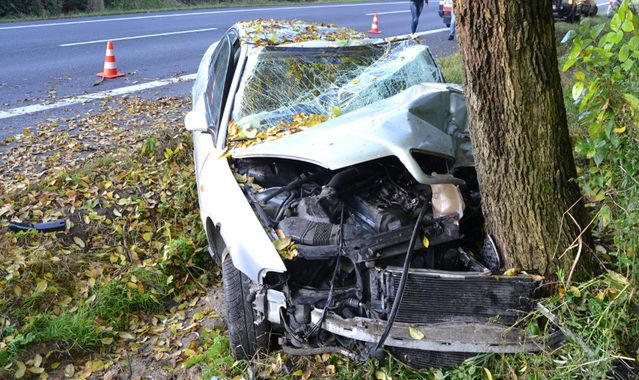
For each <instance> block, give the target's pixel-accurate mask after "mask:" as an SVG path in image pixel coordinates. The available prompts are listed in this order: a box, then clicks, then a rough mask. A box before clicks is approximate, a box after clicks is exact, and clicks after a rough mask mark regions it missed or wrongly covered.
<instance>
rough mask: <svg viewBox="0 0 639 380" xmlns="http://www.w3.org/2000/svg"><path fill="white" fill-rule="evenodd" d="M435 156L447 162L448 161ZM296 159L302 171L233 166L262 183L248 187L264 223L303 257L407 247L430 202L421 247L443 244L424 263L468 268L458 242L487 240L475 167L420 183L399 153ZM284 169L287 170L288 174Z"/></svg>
mask: <svg viewBox="0 0 639 380" xmlns="http://www.w3.org/2000/svg"><path fill="white" fill-rule="evenodd" d="M433 161H434V162H436V163H437V164H438V165H436V166H438V167H439V169H440V170H441V169H442V168H443V169H444V170H446V166H445V161H443V160H439V159H435V158H434V159H433ZM295 164H297V166H298V169H297V171H298V173H295V172H296V170H294V169H293V168H291V166H292V165H293V164H292V163H291V162H287V161H279V162H278V161H272V162H269V163H261V164H256V163H254V162H250V161H243V162H238V163H237V164H236V166H237V169H238V171H239V172H240V173H242V174H246V175H248V176H250V177H253V178H254V181H255V182H254V183H256V184H258V185H259V186H260V187H261V188H263V190H261V191H259V192H257V193H255V194H251V195H249V199H252V200H253V205H254V207H255V208H256V212H257V214H258V215H261V219H262V221H263V224H265V225H266V226H268V227H272V228H273V229H275V230H279V231H280V233H281V234H283V235H284V236H287V237H290V238H292V240H293V241H294V242H295V243H296V244H297V251H298V252H299V257H300V258H302V259H306V260H326V259H328V258H331V257H335V256H337V255H344V256H347V257H349V258H350V259H351V260H352V261H353V262H355V263H364V262H370V261H379V260H382V259H392V258H393V257H394V256H397V255H401V254H404V253H406V248H407V246H408V240H409V238H410V234H411V231H412V230H413V228H414V226H415V224H416V222H417V216H418V214H419V212H420V209H421V208H422V207H423V206H424V205H425V204H426V205H427V206H426V207H427V211H426V213H425V215H424V217H423V219H422V221H421V222H420V226H421V228H422V229H423V233H422V234H421V235H420V238H419V241H418V242H417V244H416V248H417V249H422V248H428V247H441V249H440V248H438V249H435V250H433V253H432V254H431V255H430V256H429V258H428V259H427V260H426V261H425V262H424V263H423V266H422V267H425V268H437V269H448V270H455V269H459V270H465V269H471V266H470V264H469V260H468V259H467V258H466V257H463V258H461V259H460V258H459V257H458V256H459V251H458V248H462V250H463V252H470V251H478V248H480V246H478V244H479V243H481V242H482V240H483V237H482V236H481V234H482V232H481V227H482V223H483V220H482V217H481V212H480V210H479V193H478V191H477V188H476V181H475V179H474V177H473V176H472V173H470V171H469V172H467V173H464V174H466V176H467V178H464V179H465V181H466V183H467V184H468V185H467V186H465V187H461V188H460V187H459V186H456V185H453V184H435V185H423V184H420V183H417V182H416V181H415V180H414V179H413V178H412V176H411V175H410V174H409V173H408V172H407V171H406V169H405V168H404V166H403V165H401V163H399V162H398V161H397V160H396V159H382V160H377V161H375V162H372V163H366V164H361V165H357V166H353V167H350V168H347V169H344V170H341V171H338V172H330V171H327V170H323V169H321V168H317V167H313V166H312V165H300V164H299V163H295ZM300 166H302V167H300ZM286 175H289V176H290V177H289V179H288V181H286V180H285V177H286ZM451 242H456V244H455V247H454V249H453V250H454V251H455V252H453V253H450V252H448V251H449V250H450V249H452V248H451V247H449V246H447V243H451ZM425 244H426V245H427V246H428V247H426V246H425ZM465 256H467V255H465ZM473 264H475V269H478V270H481V269H482V268H480V266H477V265H481V264H479V263H473ZM483 269H485V266H484V267H483ZM489 269H490V268H489Z"/></svg>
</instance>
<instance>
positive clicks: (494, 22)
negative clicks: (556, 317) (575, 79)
mask: <svg viewBox="0 0 639 380" xmlns="http://www.w3.org/2000/svg"><path fill="white" fill-rule="evenodd" d="M455 16H456V22H457V25H456V26H457V33H458V35H459V41H460V45H461V50H462V57H463V60H464V72H465V91H466V97H467V100H468V109H469V114H470V127H471V139H472V143H473V149H474V155H475V164H476V168H477V174H478V178H479V184H480V189H481V193H482V207H483V212H484V216H485V218H486V229H487V232H488V233H489V234H491V235H492V236H493V238H494V240H495V243H496V245H497V248H498V250H499V252H500V255H501V256H502V260H503V266H504V267H505V268H522V269H528V270H533V269H536V270H539V271H540V272H541V273H543V274H549V273H551V272H553V271H554V270H555V269H556V266H557V265H558V266H559V267H562V268H564V269H566V270H569V269H570V268H571V265H572V263H573V261H574V259H575V256H576V254H577V252H578V248H576V247H573V248H572V249H568V248H569V247H570V246H571V244H572V243H573V242H574V241H575V239H577V237H578V236H579V233H580V232H581V230H582V228H583V227H585V225H586V224H587V223H584V222H586V220H587V217H586V214H585V210H584V208H583V205H582V204H581V202H579V200H580V193H579V189H578V186H577V185H576V183H575V182H574V181H572V180H571V179H572V178H574V177H575V176H576V171H575V164H574V160H573V155H572V147H571V143H570V137H569V133H568V126H567V120H566V111H565V108H564V103H563V96H562V90H561V84H560V78H559V69H558V63H557V50H556V46H555V36H554V32H555V30H554V21H553V16H552V6H551V0H539V1H530V0H481V1H472V0H455ZM569 214H570V215H571V216H572V218H574V221H573V219H572V218H571V216H569ZM575 221H576V222H577V223H578V224H579V225H577V224H576V223H575ZM585 251H586V249H585V247H584V250H583V251H582V252H581V260H584V259H586V260H588V259H590V255H587V254H586V253H585ZM564 253H565V254H564ZM586 256H588V257H586Z"/></svg>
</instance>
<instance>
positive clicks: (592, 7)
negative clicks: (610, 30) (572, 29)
mask: <svg viewBox="0 0 639 380" xmlns="http://www.w3.org/2000/svg"><path fill="white" fill-rule="evenodd" d="M598 10H599V9H598V7H597V2H596V1H595V0H553V2H552V11H553V14H554V16H555V20H561V21H567V22H578V21H579V20H580V19H581V17H582V16H583V17H592V16H595V15H596V14H597V11H598Z"/></svg>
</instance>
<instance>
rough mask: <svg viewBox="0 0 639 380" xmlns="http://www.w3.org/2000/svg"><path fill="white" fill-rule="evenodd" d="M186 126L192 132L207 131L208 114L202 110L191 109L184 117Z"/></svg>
mask: <svg viewBox="0 0 639 380" xmlns="http://www.w3.org/2000/svg"><path fill="white" fill-rule="evenodd" d="M184 126H185V127H186V130H187V131H191V132H207V131H208V130H209V128H208V126H209V125H208V122H207V121H206V116H205V115H204V114H203V113H202V112H197V111H189V113H187V114H186V117H185V118H184Z"/></svg>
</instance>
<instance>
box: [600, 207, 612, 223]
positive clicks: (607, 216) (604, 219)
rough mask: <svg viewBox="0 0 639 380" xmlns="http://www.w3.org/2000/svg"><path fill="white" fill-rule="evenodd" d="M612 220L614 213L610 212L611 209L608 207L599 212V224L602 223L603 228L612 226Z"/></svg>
mask: <svg viewBox="0 0 639 380" xmlns="http://www.w3.org/2000/svg"><path fill="white" fill-rule="evenodd" d="M611 220H612V212H611V211H610V207H608V206H607V205H604V206H602V207H601V209H600V210H599V223H601V226H602V227H606V226H607V225H608V224H610V221H611Z"/></svg>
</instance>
